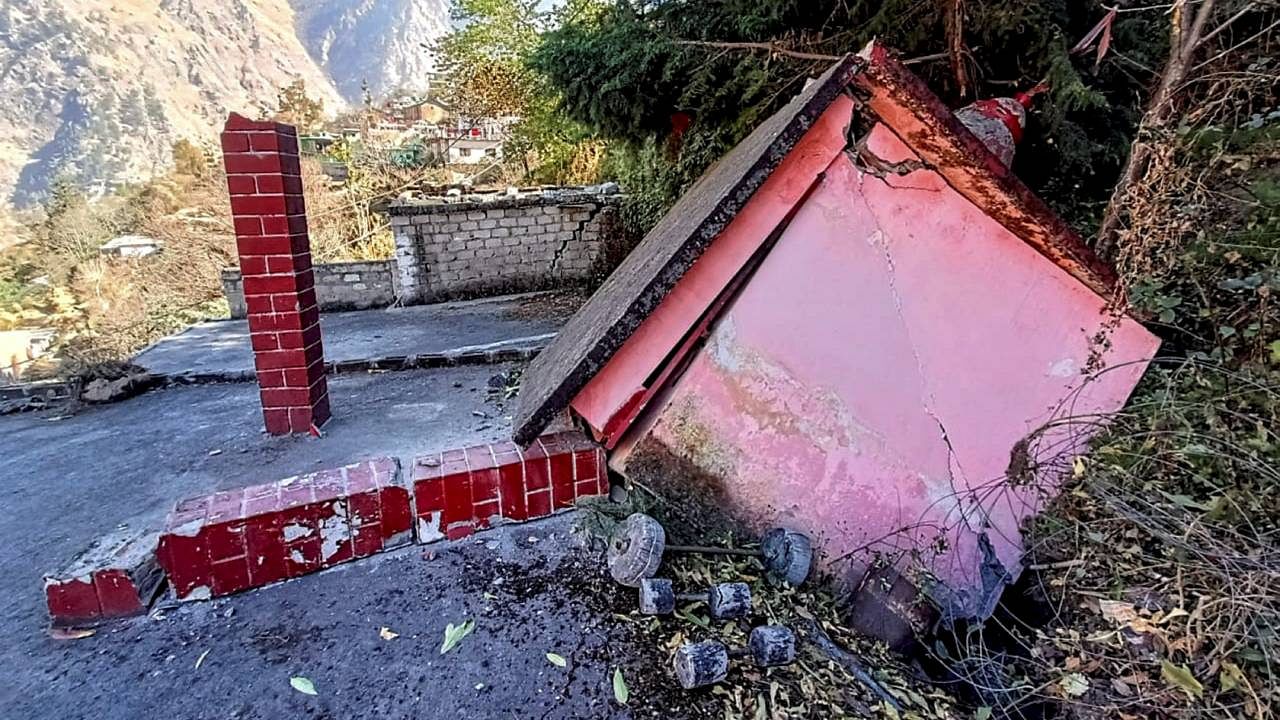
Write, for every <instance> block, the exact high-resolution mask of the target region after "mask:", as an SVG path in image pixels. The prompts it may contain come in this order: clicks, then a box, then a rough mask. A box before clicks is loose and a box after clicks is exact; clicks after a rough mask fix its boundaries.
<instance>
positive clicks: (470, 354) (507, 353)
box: [155, 333, 554, 385]
mask: <svg viewBox="0 0 1280 720" xmlns="http://www.w3.org/2000/svg"><path fill="white" fill-rule="evenodd" d="M552 337H554V333H550V334H547V335H542V336H536V337H534V338H532V339H529V340H528V341H527V342H525V341H524V340H523V339H522V340H516V341H512V342H513V344H511V345H507V344H505V343H495V345H497V347H493V346H488V347H484V348H478V347H469V348H467V347H464V348H455V349H452V350H446V351H444V352H435V353H423V354H420V355H387V356H383V357H374V358H365V359H360V360H339V361H336V362H334V361H328V362H325V365H324V367H325V373H326V374H329V375H343V374H348V373H356V372H368V371H370V370H385V371H392V370H430V369H432V368H442V367H456V366H459V365H496V364H499V363H505V362H514V361H519V360H532V359H533V358H534V357H536V356H537V355H538V353H539V352H541V351H542V349H543V348H544V347H546V345H547V343H548V342H550V339H551V338H552ZM155 377H157V378H159V380H160V382H162V383H163V384H167V385H209V384H214V383H240V382H255V381H256V380H257V374H256V373H255V372H254V371H253V370H217V371H212V372H182V373H169V374H163V375H157V376H155Z"/></svg>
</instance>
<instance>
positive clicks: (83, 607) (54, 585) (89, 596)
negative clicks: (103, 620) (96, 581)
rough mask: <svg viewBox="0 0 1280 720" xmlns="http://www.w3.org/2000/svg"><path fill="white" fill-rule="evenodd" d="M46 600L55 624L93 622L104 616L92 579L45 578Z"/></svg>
mask: <svg viewBox="0 0 1280 720" xmlns="http://www.w3.org/2000/svg"><path fill="white" fill-rule="evenodd" d="M44 594H45V602H46V604H47V605H48V607H49V617H50V619H51V620H53V623H54V624H55V625H74V624H76V623H80V622H93V621H96V620H98V619H99V618H100V617H101V616H102V607H101V606H100V605H99V604H98V593H97V591H96V590H94V588H93V582H92V581H85V580H76V579H71V580H54V579H48V578H46V579H45V583H44Z"/></svg>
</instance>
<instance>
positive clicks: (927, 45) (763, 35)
mask: <svg viewBox="0 0 1280 720" xmlns="http://www.w3.org/2000/svg"><path fill="white" fill-rule="evenodd" d="M943 7H944V4H943V3H917V2H914V1H912V0H890V1H889V2H883V3H880V2H874V3H873V2H867V1H862V2H843V1H838V0H820V1H818V2H800V0H768V1H766V2H758V1H757V2H745V1H743V0H729V1H727V2H719V3H699V2H688V1H686V0H660V1H658V2H632V1H627V0H624V1H623V2H619V3H616V4H615V5H613V6H611V7H609V8H608V9H606V10H601V11H598V12H595V13H589V14H584V15H582V16H580V17H577V18H574V19H573V20H571V21H569V22H566V23H565V24H564V25H563V26H562V27H560V28H558V29H556V30H554V31H552V32H551V33H549V35H548V37H547V39H546V40H545V42H544V43H543V44H542V45H541V46H540V47H539V49H538V50H537V52H535V53H534V55H533V56H532V59H531V62H532V65H533V66H534V67H535V68H536V69H537V70H539V71H540V72H541V73H542V74H544V75H545V76H546V77H547V78H548V79H549V80H550V82H551V83H552V85H553V86H554V87H555V88H556V89H557V90H558V91H559V92H560V94H561V97H562V106H563V108H564V110H565V112H566V113H567V114H568V115H569V116H570V117H571V118H574V119H575V120H578V121H580V122H583V123H585V124H586V125H587V126H588V127H590V128H592V129H595V130H596V131H598V132H599V133H600V134H601V135H603V136H604V137H606V138H608V139H610V140H618V141H621V142H622V143H624V144H623V146H622V147H621V148H619V152H622V153H626V154H629V155H631V158H630V159H629V160H628V161H627V162H626V163H624V165H625V166H626V167H628V168H629V171H630V174H631V176H632V177H633V178H635V179H636V180H637V181H643V182H644V185H645V187H646V188H648V187H649V186H650V185H651V184H655V185H657V186H658V187H660V188H662V192H663V195H662V197H661V198H660V199H659V198H658V197H657V196H655V195H654V194H653V192H652V191H650V194H649V196H648V197H646V198H643V199H641V200H638V201H637V202H638V203H639V205H638V206H637V207H636V208H633V211H632V213H631V215H633V216H634V217H636V219H637V220H641V221H645V222H648V223H652V222H653V221H655V220H656V218H657V214H658V211H660V210H661V209H665V207H667V206H669V205H670V204H671V203H672V202H673V201H674V199H675V197H677V196H678V194H679V192H680V191H681V190H683V189H684V188H685V187H687V186H688V185H689V184H690V183H691V182H692V181H693V180H694V179H696V178H697V176H698V175H700V174H701V172H702V171H703V170H704V169H705V168H706V167H707V165H709V164H710V163H711V162H712V161H714V160H715V159H716V158H718V157H719V156H720V155H722V154H723V153H724V152H725V151H726V150H727V149H728V148H730V147H732V145H733V144H734V143H736V142H737V141H738V140H739V139H741V138H742V137H743V136H744V135H745V134H746V133H748V132H749V131H750V130H751V129H752V128H753V127H754V126H755V125H756V124H758V123H759V122H760V121H761V120H762V119H763V118H764V117H766V116H767V115H768V114H769V113H771V112H773V111H774V110H775V109H777V108H778V107H779V106H780V105H781V104H783V103H785V102H786V101H787V100H788V99H789V97H790V96H791V95H792V94H794V92H795V91H796V90H798V89H799V87H800V86H801V84H802V83H803V81H804V79H805V78H806V77H810V76H812V75H814V74H816V73H817V72H820V71H821V69H822V68H823V67H824V66H825V65H826V64H827V63H826V62H804V61H797V60H794V59H791V58H787V57H784V56H778V57H769V56H768V55H766V54H764V53H744V52H739V51H730V50H726V49H719V48H709V47H697V46H689V45H679V44H677V41H682V40H685V41H709V42H742V41H776V42H778V43H779V44H780V45H782V46H784V47H791V48H796V49H803V50H805V51H807V52H816V53H825V54H839V53H845V52H851V51H856V50H857V49H859V48H860V47H861V46H862V45H864V44H865V43H866V42H867V41H869V40H870V39H872V38H880V39H882V40H883V41H885V42H887V43H888V44H889V45H890V46H892V47H895V48H896V49H898V50H900V51H901V52H902V53H903V55H904V56H907V57H914V56H921V55H929V54H932V53H936V52H938V51H940V50H943V49H945V48H946V37H945V36H946V32H945V27H944V21H943ZM964 7H965V8H966V13H967V17H966V22H965V23H964V40H965V42H966V44H967V47H968V48H969V49H970V51H969V54H968V55H967V60H966V63H967V65H968V66H970V67H969V70H970V75H972V76H973V77H974V78H976V80H977V82H976V94H977V95H978V96H998V95H1009V94H1011V93H1012V92H1013V91H1014V90H1017V89H1025V88H1028V87H1030V86H1032V85H1035V84H1036V83H1037V82H1039V81H1041V80H1045V79H1048V80H1050V81H1051V82H1052V89H1051V91H1050V92H1049V93H1048V94H1047V95H1046V96H1041V97H1042V98H1044V100H1043V102H1042V103H1041V104H1040V109H1039V112H1037V113H1035V114H1034V115H1033V117H1032V120H1031V127H1030V128H1029V130H1028V133H1027V138H1028V139H1027V141H1026V142H1025V144H1024V145H1023V146H1022V147H1021V148H1020V150H1019V156H1018V161H1017V168H1016V169H1017V170H1018V172H1019V174H1020V175H1021V176H1022V177H1023V178H1024V179H1025V180H1026V181H1027V182H1028V183H1029V184H1030V185H1031V186H1032V187H1033V188H1034V189H1036V190H1038V191H1040V193H1041V194H1042V195H1043V196H1045V197H1046V198H1048V200H1049V202H1050V203H1051V204H1053V205H1055V207H1057V209H1059V210H1062V211H1065V212H1066V213H1067V214H1068V219H1071V220H1075V221H1077V222H1080V223H1086V224H1087V223H1088V222H1090V221H1091V219H1093V217H1094V216H1095V215H1096V214H1098V212H1099V208H1100V206H1101V204H1102V203H1103V202H1104V201H1105V198H1106V193H1107V191H1108V190H1109V182H1110V178H1113V177H1114V176H1115V174H1116V173H1117V172H1118V170H1119V166H1120V163H1121V161H1122V160H1123V158H1124V155H1125V152H1126V150H1127V147H1128V142H1129V139H1130V134H1131V132H1132V128H1133V126H1134V125H1135V124H1136V121H1137V115H1138V113H1139V111H1140V102H1141V97H1142V93H1143V90H1144V87H1145V85H1146V83H1147V82H1148V81H1149V80H1150V74H1149V73H1147V72H1144V71H1141V70H1137V69H1135V64H1138V65H1144V66H1146V67H1158V65H1159V63H1160V57H1161V53H1162V51H1163V48H1164V45H1165V41H1164V40H1163V39H1162V35H1161V34H1160V33H1153V32H1151V28H1152V24H1153V22H1155V20H1153V19H1152V16H1151V15H1150V14H1145V13H1139V14H1125V15H1122V16H1121V19H1120V20H1118V21H1117V22H1116V23H1115V27H1114V42H1113V44H1114V45H1115V46H1116V47H1117V48H1121V49H1122V50H1123V52H1124V56H1125V58H1126V60H1124V61H1121V60H1118V59H1116V57H1118V56H1117V55H1113V56H1112V57H1110V58H1109V59H1107V60H1106V61H1105V62H1103V63H1102V64H1101V66H1100V67H1098V68H1097V70H1096V71H1095V70H1094V69H1093V68H1092V67H1091V66H1090V64H1089V63H1087V62H1085V61H1080V60H1075V59H1073V58H1071V57H1070V56H1069V55H1068V47H1069V46H1070V44H1071V43H1072V42H1074V39H1075V38H1077V37H1079V36H1081V35H1083V34H1084V33H1085V32H1086V31H1087V30H1088V29H1089V27H1090V26H1092V25H1093V24H1094V23H1096V22H1097V20H1098V19H1099V18H1101V17H1102V15H1103V14H1104V13H1105V11H1104V10H1103V9H1102V5H1101V4H1100V3H1098V2H1093V1H1090V2H1083V3H1069V4H1063V3H1060V2H1053V1H1052V0H1035V1H1032V2H1024V1H1023V0H995V1H993V2H983V3H976V2H969V3H964ZM913 70H915V71H916V72H918V73H919V74H920V75H921V76H922V77H923V78H924V79H925V80H926V81H927V82H928V83H929V84H930V85H931V86H932V87H933V89H934V90H935V91H936V92H938V93H939V95H941V96H942V97H943V98H944V99H945V100H948V101H950V102H952V103H955V104H959V103H961V102H964V101H967V100H969V99H972V97H973V94H974V93H973V92H972V91H971V92H970V93H969V94H966V95H962V94H961V92H960V88H959V86H958V83H957V80H956V77H955V75H954V73H953V72H952V70H951V69H950V68H949V67H948V65H947V63H946V62H945V61H934V62H929V63H923V64H918V65H915V66H914V67H913ZM683 117H688V118H691V119H692V125H691V126H690V128H689V130H688V131H687V132H685V133H683V137H682V138H680V139H679V140H680V141H679V142H673V141H672V140H673V135H678V134H679V133H678V132H674V133H673V130H676V126H677V124H678V119H679V118H683ZM673 121H675V122H673ZM664 145H666V146H667V147H668V151H667V152H666V153H662V152H654V148H655V147H656V146H664ZM629 187H632V188H634V187H636V186H635V185H631V186H629ZM655 200H659V201H658V202H656V203H655V202H654V201H655ZM642 207H643V208H646V209H647V211H643V210H642V209H641V208H642Z"/></svg>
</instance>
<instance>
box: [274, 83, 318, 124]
mask: <svg viewBox="0 0 1280 720" xmlns="http://www.w3.org/2000/svg"><path fill="white" fill-rule="evenodd" d="M324 118H325V111H324V100H321V99H319V98H312V97H311V96H310V95H307V82H306V81H305V80H303V79H302V78H298V79H296V80H294V81H293V82H291V83H289V84H288V85H286V86H284V87H282V88H280V92H279V93H278V94H277V95H276V111H275V113H274V114H272V116H271V119H272V120H275V121H276V122H282V123H288V124H289V125H293V126H294V127H296V128H297V129H298V132H299V133H304V134H305V133H308V132H311V131H313V130H315V129H317V128H319V127H320V125H321V123H322V122H323V121H324Z"/></svg>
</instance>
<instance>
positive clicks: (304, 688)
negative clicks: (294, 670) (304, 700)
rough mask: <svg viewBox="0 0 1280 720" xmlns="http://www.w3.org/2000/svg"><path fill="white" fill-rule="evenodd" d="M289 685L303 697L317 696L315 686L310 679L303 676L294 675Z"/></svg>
mask: <svg viewBox="0 0 1280 720" xmlns="http://www.w3.org/2000/svg"><path fill="white" fill-rule="evenodd" d="M289 685H290V687H292V688H293V689H294V690H297V691H298V692H300V693H302V694H303V695H315V694H316V686H315V684H314V683H312V682H311V680H310V679H308V678H305V677H302V676H301V675H294V676H293V677H291V678H289Z"/></svg>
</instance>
